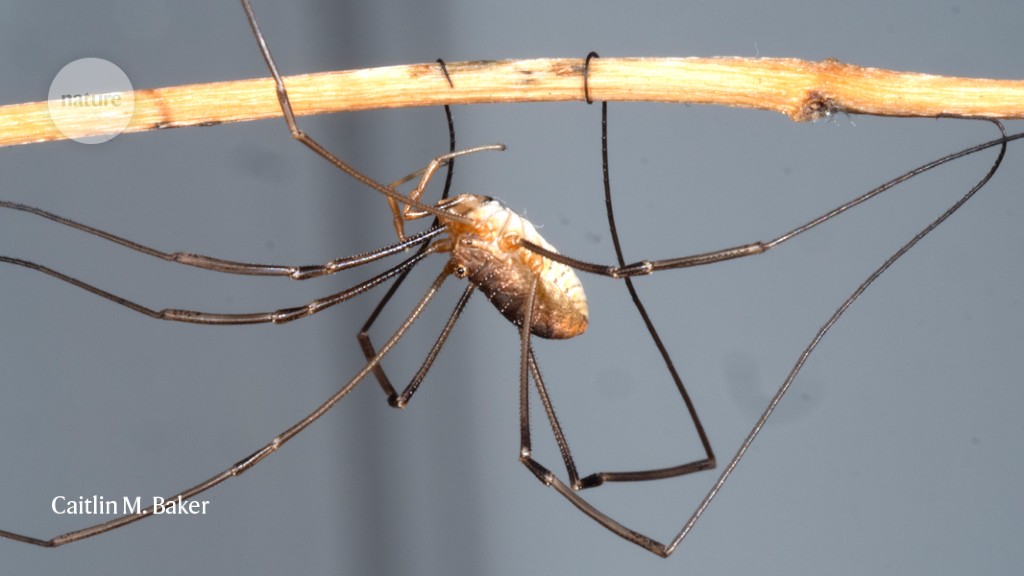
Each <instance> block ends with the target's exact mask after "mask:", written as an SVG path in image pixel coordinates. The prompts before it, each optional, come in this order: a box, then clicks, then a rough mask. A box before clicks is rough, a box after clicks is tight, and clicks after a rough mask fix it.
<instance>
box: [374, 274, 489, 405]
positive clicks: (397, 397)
mask: <svg viewBox="0 0 1024 576" xmlns="http://www.w3.org/2000/svg"><path fill="white" fill-rule="evenodd" d="M475 288H476V286H474V285H473V284H468V285H467V286H466V289H465V290H464V291H463V292H462V297H461V298H459V301H458V302H457V303H456V304H455V308H454V309H453V310H452V313H451V315H449V316H448V322H446V323H445V325H444V328H443V329H442V330H441V334H440V335H438V337H437V339H436V340H434V345H433V346H431V348H430V352H428V353H427V357H426V358H424V360H423V364H421V365H420V369H419V370H417V371H416V374H414V375H413V377H412V380H410V381H409V384H407V385H406V386H405V388H404V389H403V390H402V393H401V394H399V393H397V392H396V391H395V387H394V386H392V385H391V380H390V379H389V378H388V377H387V374H385V373H384V369H383V367H381V366H380V364H378V365H377V366H376V367H375V368H374V370H373V375H374V376H375V377H376V378H377V382H378V383H379V384H380V387H381V389H382V390H384V393H385V394H387V395H388V405H390V406H391V407H392V408H405V406H406V405H407V404H408V403H409V400H410V399H411V398H412V395H413V394H415V393H416V390H418V389H419V387H420V384H421V383H423V379H424V378H425V377H426V376H427V372H429V371H430V367H431V366H433V365H434V360H436V359H437V355H438V354H440V353H441V348H442V347H443V346H444V344H445V342H447V341H448V336H450V335H451V333H452V329H454V328H455V322H456V321H458V319H459V316H461V315H462V311H463V309H465V307H466V303H467V302H469V297H470V296H472V295H473V290H474V289H475ZM377 311H378V310H375V312H377ZM376 319H377V315H376V314H374V315H373V316H371V318H370V320H368V321H367V323H366V325H364V328H363V330H360V331H359V346H360V348H362V350H363V354H364V355H365V356H366V358H367V359H370V358H373V357H374V356H376V354H377V352H376V350H374V348H373V342H372V341H371V340H370V333H369V331H368V330H369V325H370V324H372V320H376Z"/></svg>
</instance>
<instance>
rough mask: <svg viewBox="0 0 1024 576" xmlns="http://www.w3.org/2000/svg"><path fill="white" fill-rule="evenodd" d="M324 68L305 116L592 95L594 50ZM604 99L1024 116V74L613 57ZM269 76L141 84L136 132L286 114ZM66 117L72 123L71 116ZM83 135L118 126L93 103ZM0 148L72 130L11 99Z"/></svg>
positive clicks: (303, 96)
mask: <svg viewBox="0 0 1024 576" xmlns="http://www.w3.org/2000/svg"><path fill="white" fill-rule="evenodd" d="M447 67H448V71H449V73H450V75H451V78H452V82H453V84H454V87H451V86H449V85H448V82H447V81H446V80H445V78H444V75H443V74H442V73H441V70H440V67H439V66H438V65H437V64H433V63H431V64H412V65H407V66H389V67H385V68H373V69H367V70H348V71H342V72H323V73H318V74H306V75H301V76H291V77H288V78H286V79H285V82H286V84H287V86H288V91H289V94H290V96H291V100H292V105H293V106H294V108H295V111H296V113H297V114H299V115H310V114H322V113H326V112H344V111H350V110H366V109H371V108H400V107H412V106H437V105H441V104H482V103H498V102H556V101H566V100H583V99H584V93H583V60H582V59H578V58H576V59H539V60H504V61H484V62H453V63H449V64H447ZM589 83H590V94H591V97H592V98H593V99H594V100H609V101H616V100H618V101H653V102H674V103H688V104H718V105H723V106H736V107H744V108H757V109H763V110H773V111H776V112H781V113H782V114H785V115H787V116H789V117H790V118H792V119H793V120H795V121H798V122H800V121H806V120H814V119H818V118H822V117H826V116H829V115H831V114H833V113H836V112H847V113H851V114H873V115H880V116H925V117H928V116H940V115H948V116H963V117H990V118H1003V119H1015V118H1024V81H1020V80H989V79H975V78H952V77H943V76H933V75H928V74H918V73H911V72H894V71H890V70H881V69H877V68H864V67H861V66H856V65H852V64H844V63H841V62H838V61H835V60H825V61H823V62H808V61H805V60H797V59H784V58H601V59H594V60H592V61H591V66H590V73H589ZM280 115H281V110H280V108H279V106H278V102H277V99H276V96H275V92H274V87H273V82H272V81H271V80H269V79H257V80H239V81H233V82H217V83H212V84H194V85H189V86H176V87H171V88H156V89H149V90H137V91H136V92H135V114H134V116H133V118H132V121H131V123H130V124H129V125H128V128H127V129H126V130H125V132H144V131H148V130H157V129H161V128H176V127H183V126H205V125H211V124H219V123H222V122H244V121H249V120H259V119H264V118H271V117H274V116H280ZM65 122H66V121H65ZM74 122H75V124H76V129H75V130H76V133H78V134H81V135H101V134H105V133H110V132H111V129H110V127H109V125H105V119H104V118H103V117H102V116H101V115H97V114H95V113H94V112H93V111H92V110H90V109H89V108H82V114H81V115H80V116H79V117H77V118H75V119H74ZM0 125H2V126H3V127H4V129H3V133H2V134H0V146H13V145H18V144H28V143H33V142H46V141H51V140H61V139H64V138H65V136H64V135H63V134H62V133H61V132H60V131H59V130H58V129H57V128H56V127H55V126H54V124H53V122H52V120H51V119H50V116H49V113H48V110H47V104H46V102H34V103H28V104H14V105H10V106H3V107H0Z"/></svg>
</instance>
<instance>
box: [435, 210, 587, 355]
mask: <svg viewBox="0 0 1024 576" xmlns="http://www.w3.org/2000/svg"><path fill="white" fill-rule="evenodd" d="M445 209H446V210H448V211H450V212H454V213H456V214H459V215H460V216H465V217H467V218H469V219H470V220H472V221H473V224H462V223H459V222H454V221H452V222H449V223H448V224H447V227H448V231H449V235H450V238H451V261H452V266H453V270H454V271H455V273H456V274H457V275H459V276H462V277H465V278H466V279H468V280H469V281H470V282H472V283H473V284H475V285H476V286H478V287H479V288H480V290H482V291H483V292H484V294H486V295H487V299H488V300H490V301H491V303H492V304H494V306H495V307H496V308H497V309H498V311H499V312H501V313H502V315H504V316H505V318H507V319H508V320H509V321H511V322H512V323H514V324H516V325H521V324H522V322H523V317H524V316H525V312H526V302H527V299H528V298H529V292H530V286H531V285H532V284H533V280H534V278H536V279H537V296H536V298H535V303H534V310H533V315H532V318H531V322H530V332H531V333H533V334H534V335H536V336H540V337H541V338H572V337H573V336H578V335H580V334H582V333H583V332H584V331H585V330H586V329H587V324H588V322H589V312H588V309H587V297H586V295H585V294H584V293H583V285H582V284H581V283H580V280H579V278H578V277H577V276H576V273H575V272H574V271H573V269H572V268H570V267H568V266H566V265H564V264H561V263H559V262H554V261H552V260H549V259H547V258H544V257H543V256H541V255H539V254H536V253H534V252H530V251H529V250H527V249H525V248H521V247H520V246H519V240H520V239H524V240H528V241H530V242H532V243H534V244H537V245H539V246H542V247H544V248H546V249H548V250H551V251H556V250H555V248H554V247H553V246H551V245H550V244H549V243H548V242H547V241H546V240H544V238H543V237H542V236H541V235H540V234H539V233H538V232H537V229H536V228H534V226H533V224H531V223H530V222H529V221H528V220H526V219H525V218H523V217H522V216H519V215H518V214H516V213H515V212H513V211H512V210H511V209H509V208H508V207H506V206H505V205H503V204H502V203H501V202H499V201H498V200H495V199H493V198H490V197H487V196H478V195H475V194H462V195H459V196H456V197H454V198H452V199H451V200H450V201H448V202H446V203H445Z"/></svg>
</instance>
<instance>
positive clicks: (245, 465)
mask: <svg viewBox="0 0 1024 576" xmlns="http://www.w3.org/2000/svg"><path fill="white" fill-rule="evenodd" d="M447 277H448V272H447V271H445V272H442V273H441V275H440V276H438V277H437V279H436V280H434V283H433V284H432V285H431V287H430V289H429V290H427V293H426V294H424V295H423V298H421V299H420V301H419V303H418V304H417V305H416V307H415V308H413V311H412V312H411V313H410V314H409V316H408V317H407V318H406V319H405V322H403V323H402V325H401V326H399V328H398V330H396V331H395V333H394V334H392V336H391V338H389V339H388V341H387V343H386V344H384V346H383V347H382V348H381V349H380V351H379V352H377V354H376V355H374V357H373V358H371V359H370V361H369V362H367V363H366V365H365V366H363V367H362V368H361V369H360V370H359V372H358V373H357V374H356V375H355V376H353V377H352V379H351V380H349V381H348V382H347V383H345V385H344V386H342V387H341V389H339V390H338V391H337V392H335V393H334V394H333V395H332V396H331V397H330V398H328V399H327V400H326V401H325V402H324V403H323V404H321V405H320V406H318V407H317V408H316V409H315V410H313V411H312V412H310V413H309V414H308V415H307V416H306V417H305V418H303V419H302V420H299V421H298V422H296V423H295V424H294V425H292V426H291V427H290V428H288V429H287V430H285V431H284V432H282V433H280V434H278V435H277V436H275V437H274V439H273V440H271V441H270V442H268V443H267V444H265V445H264V446H263V447H262V448H260V449H259V450H256V451H255V452H253V453H252V454H249V455H248V456H246V457H245V458H243V459H241V460H239V461H238V462H237V463H235V464H234V465H233V466H231V467H230V468H228V469H226V470H224V471H223V472H220V473H219V474H215V475H213V476H211V477H210V478H208V479H206V480H204V481H202V482H200V483H199V484H196V485H195V486H193V487H191V488H188V489H186V490H182V491H181V492H178V493H177V494H174V495H172V496H170V497H168V498H166V500H165V501H166V502H175V503H176V502H178V501H179V499H181V500H182V501H185V500H191V499H192V498H194V497H195V496H197V495H199V494H202V493H203V492H205V491H207V490H209V489H210V488H213V487H214V486H216V485H218V484H220V483H221V482H224V481H225V480H227V479H229V478H232V477H234V476H239V475H241V474H243V473H244V472H246V471H247V470H249V469H250V468H252V467H253V466H255V465H256V464H258V463H259V462H260V461H261V460H263V459H264V458H266V457H267V456H270V455H271V454H273V453H274V452H276V451H277V450H278V449H279V448H280V447H281V446H284V445H285V443H286V442H288V441H289V440H291V439H292V438H294V437H295V436H296V435H298V434H299V432H302V431H303V430H305V429H306V428H307V427H308V426H309V425H310V424H312V423H313V422H315V421H317V419H319V418H320V417H321V416H323V415H324V414H325V413H326V412H327V411H328V410H330V409H331V408H332V407H334V405H335V404H337V403H338V402H339V401H341V399H342V398H344V397H345V396H346V395H348V393H349V392H351V391H352V389H353V388H355V387H356V385H357V384H359V382H360V381H362V379H363V378H365V377H366V375H367V374H369V373H370V372H371V371H372V370H373V367H374V366H376V365H377V364H378V363H379V362H380V361H381V359H382V358H384V356H385V355H386V354H387V353H388V352H390V351H391V349H392V348H394V347H395V344H396V343H397V342H398V340H399V339H400V338H401V337H402V336H403V335H404V334H405V333H406V332H407V331H408V330H409V327H411V326H412V324H413V322H415V321H416V319H417V318H418V317H419V316H420V314H421V313H422V312H423V309H424V308H426V306H427V304H429V303H430V300H431V299H432V298H433V297H434V295H435V294H436V293H437V290H438V289H439V288H440V287H441V284H442V283H443V282H444V280H445V279H446V278H447ZM154 510H155V508H154V506H150V507H148V508H146V509H145V510H142V511H141V512H139V513H137V514H129V515H126V516H121V517H120V518H115V519H113V520H109V521H107V522H103V523H101V524H96V525H94V526H89V527H87V528H83V529H81V530H75V531H74V532H68V533H66V534H61V535H60V536H56V537H54V538H51V539H49V540H42V539H39V538H33V537H31V536H26V535H24V534H18V533H16V532H8V531H6V530H0V537H2V538H9V539H11V540H17V541H19V542H25V543H26V544H35V545H36V546H43V547H46V548H55V547H57V546H60V545H62V544H68V543H71V542H75V541H77V540H82V539H85V538H89V537H91V536H96V535H97V534H102V533H104V532H109V531H111V530H114V529H116V528H120V527H121V526H125V525H127V524H131V523H132V522H136V521H138V520H142V519H143V518H147V517H149V516H152V515H153V513H154Z"/></svg>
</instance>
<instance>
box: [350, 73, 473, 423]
mask: <svg viewBox="0 0 1024 576" xmlns="http://www.w3.org/2000/svg"><path fill="white" fill-rule="evenodd" d="M437 62H438V64H440V65H441V69H442V70H443V71H444V73H445V76H448V69H447V67H446V66H445V64H444V60H441V59H438V61H437ZM448 83H449V85H450V84H451V78H450V77H449V78H448ZM444 114H445V118H446V119H447V120H448V154H446V155H444V156H440V157H438V158H437V159H435V161H434V162H431V164H430V166H428V167H427V168H424V169H422V170H419V171H417V172H414V173H412V174H410V175H408V176H406V177H405V178H404V179H401V180H398V181H395V182H392V183H391V186H399V185H401V184H404V183H405V182H407V181H409V180H412V179H413V178H415V177H417V176H419V175H421V174H422V175H423V177H422V178H421V179H420V183H419V185H418V186H417V189H416V191H415V192H416V196H415V199H416V200H418V199H419V197H420V195H421V194H422V192H423V190H424V189H425V188H426V186H427V183H428V182H429V180H430V178H431V177H432V176H433V174H434V173H435V172H436V171H437V168H439V167H441V166H442V161H443V164H445V165H447V166H448V170H447V175H446V177H445V182H444V190H443V191H442V192H441V200H440V201H441V202H444V201H445V200H447V199H448V194H449V192H450V191H451V186H452V178H453V175H454V170H455V159H456V158H457V157H458V156H461V155H463V154H466V153H470V152H472V151H475V150H474V149H470V150H469V151H466V150H464V151H462V152H456V151H455V121H454V119H453V118H452V110H451V108H450V107H448V106H445V107H444ZM485 148H486V147H485ZM431 167H432V169H431ZM410 196H412V194H411V193H410ZM388 204H389V205H390V206H391V209H392V211H393V212H394V216H395V231H396V232H397V233H398V236H399V238H401V237H402V236H404V223H405V218H406V215H405V213H403V212H401V211H400V210H399V207H398V205H397V204H396V203H394V201H393V200H392V199H390V198H388ZM438 223H439V221H438V218H437V217H436V216H435V217H434V223H433V226H437V225H438ZM421 250H422V248H421ZM410 271H411V269H410V270H407V271H405V272H403V273H402V274H401V275H400V276H399V277H398V279H397V280H395V282H394V283H392V284H391V286H390V287H389V288H388V290H387V292H385V293H384V296H383V297H381V299H380V302H378V303H377V306H376V307H375V308H374V309H373V311H372V312H371V313H370V316H369V318H367V319H366V322H365V323H364V324H363V326H362V328H360V329H359V334H358V335H357V339H358V340H359V347H360V348H361V349H362V351H363V354H364V355H365V356H366V358H368V359H369V358H371V357H373V356H374V355H375V354H376V353H375V351H374V348H373V342H372V341H371V340H370V328H371V327H372V326H373V324H374V323H375V322H376V321H377V318H378V317H379V316H380V313H381V311H382V310H384V306H386V305H387V303H388V302H389V301H390V300H391V298H392V296H394V295H395V292H397V291H398V288H399V287H400V286H401V285H402V283H403V282H404V281H405V279H406V277H407V276H408V275H409V272H410ZM474 288H475V286H474V285H473V284H469V285H468V286H467V287H466V290H465V291H464V292H463V293H462V297H461V298H460V299H459V301H458V303H456V305H455V308H454V309H453V310H452V313H451V315H450V316H449V317H448V322H447V323H445V326H444V329H442V330H441V334H440V335H439V336H438V337H437V339H436V340H435V341H434V345H433V346H432V347H431V349H430V352H429V353H428V354H427V357H426V358H425V359H424V360H423V364H421V365H420V369H419V370H417V371H416V374H414V375H413V377H412V379H411V380H410V381H409V383H408V384H407V385H406V386H405V388H404V389H403V390H402V392H401V394H399V393H398V392H396V391H395V387H394V386H393V385H392V384H391V380H390V379H389V378H388V376H387V374H386V373H385V371H384V366H383V365H382V364H380V363H378V364H377V365H376V366H374V368H373V376H374V377H375V378H376V379H377V383H378V384H380V387H381V389H382V390H383V391H384V393H385V394H387V397H388V405H389V406H391V407H393V408H405V406H406V405H407V404H408V403H409V400H410V399H411V398H412V396H413V394H415V393H416V390H418V389H419V387H420V384H422V382H423V379H424V378H425V377H426V375H427V372H428V371H429V370H430V367H431V366H432V365H433V364H434V360H435V359H436V358H437V355H438V354H439V353H440V352H441V348H442V347H443V346H444V343H445V342H447V340H448V336H449V335H450V334H451V331H452V329H453V328H454V327H455V322H456V321H457V320H458V318H459V316H460V315H461V314H462V310H463V309H464V308H465V307H466V303H467V302H468V301H469V297H470V296H471V295H472V294H473V290H474Z"/></svg>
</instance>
